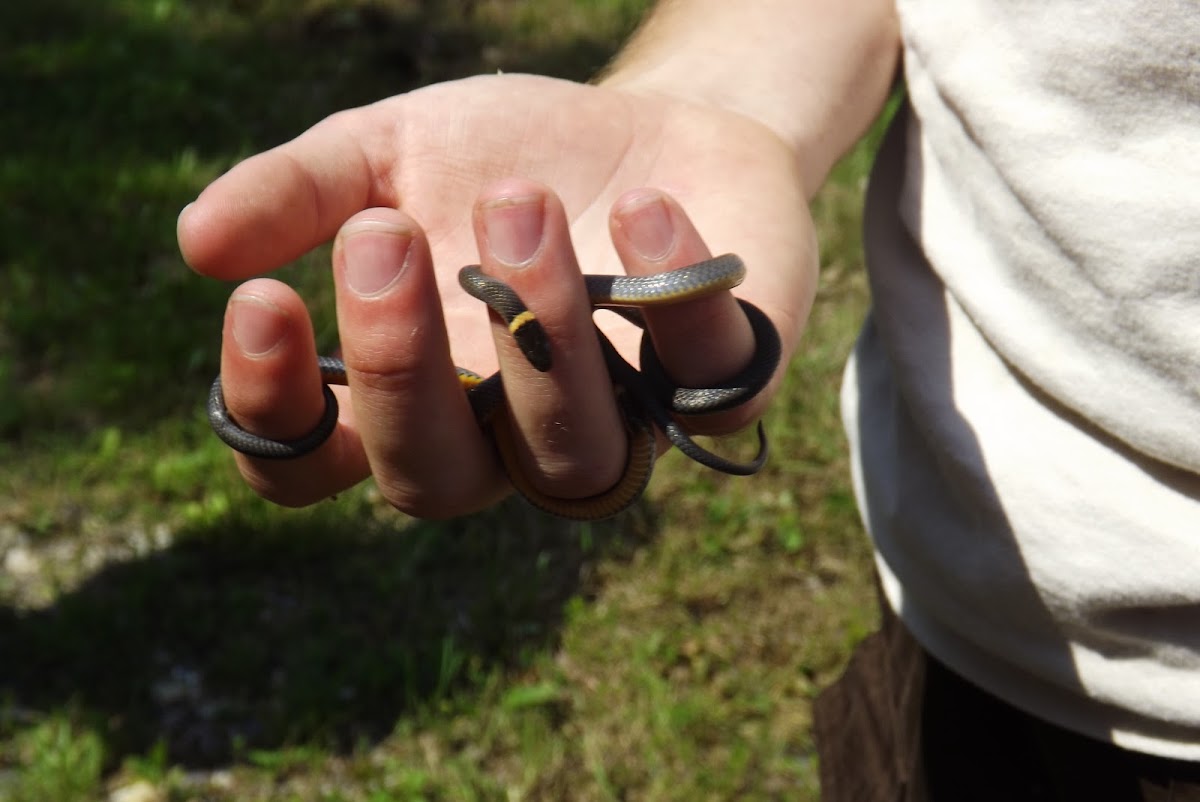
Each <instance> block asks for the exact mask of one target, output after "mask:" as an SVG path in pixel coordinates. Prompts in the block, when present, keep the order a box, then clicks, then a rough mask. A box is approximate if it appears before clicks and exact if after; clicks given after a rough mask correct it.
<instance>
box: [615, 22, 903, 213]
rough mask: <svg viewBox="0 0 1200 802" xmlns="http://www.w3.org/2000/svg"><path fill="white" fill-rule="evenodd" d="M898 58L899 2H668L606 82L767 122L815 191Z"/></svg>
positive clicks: (873, 111)
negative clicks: (897, 7)
mask: <svg viewBox="0 0 1200 802" xmlns="http://www.w3.org/2000/svg"><path fill="white" fill-rule="evenodd" d="M898 56H899V30H898V25H897V21H896V17H895V8H894V0H753V1H752V2H731V1H730V0H662V2H661V3H660V4H659V6H658V7H657V8H656V9H655V11H654V12H653V14H652V15H651V16H650V18H649V19H648V20H647V22H646V23H645V24H644V25H643V26H642V28H641V30H639V31H638V33H637V35H635V36H634V38H633V39H632V41H631V42H630V43H629V45H628V46H627V47H626V48H625V50H624V51H623V52H622V54H621V55H620V56H619V57H618V58H617V60H616V61H615V62H614V64H613V65H612V66H611V67H610V68H609V70H608V71H606V73H605V74H604V75H603V76H602V78H601V79H600V83H603V84H606V85H613V86H622V87H624V88H627V89H631V90H633V91H638V92H648V93H656V92H657V93H663V94H667V95H671V96H674V97H681V98H685V99H689V100H694V101H696V102H702V103H711V104H714V105H717V106H721V107H724V108H727V109H729V110H732V111H736V112H738V113H741V114H743V115H745V116H747V117H750V118H753V119H755V120H757V121H759V122H761V123H762V124H763V125H765V126H767V127H768V128H770V129H772V130H773V131H775V132H776V133H777V134H778V135H779V136H780V137H781V138H782V139H783V140H784V141H785V142H787V143H788V145H790V146H791V147H792V148H793V150H794V151H795V153H796V156H797V160H798V164H799V168H800V171H801V174H802V176H803V178H804V181H805V189H806V191H807V192H808V193H809V194H810V195H811V194H812V193H815V192H816V190H817V188H818V187H819V186H820V184H821V182H822V181H824V178H825V176H826V174H827V173H828V171H829V169H830V168H831V167H832V166H833V163H834V162H835V161H836V160H837V159H838V158H839V157H840V156H841V155H842V154H844V153H845V152H846V151H847V150H848V149H849V148H850V147H851V146H852V145H853V144H854V142H856V141H857V140H858V138H859V137H860V136H862V134H863V132H864V131H865V130H866V129H867V127H868V126H869V125H870V123H871V121H872V120H874V119H875V117H876V116H877V115H878V114H879V111H880V109H881V108H882V107H883V103H884V101H885V100H886V99H887V95H888V91H889V89H890V87H891V86H892V82H893V80H894V75H895V70H896V65H897V60H898Z"/></svg>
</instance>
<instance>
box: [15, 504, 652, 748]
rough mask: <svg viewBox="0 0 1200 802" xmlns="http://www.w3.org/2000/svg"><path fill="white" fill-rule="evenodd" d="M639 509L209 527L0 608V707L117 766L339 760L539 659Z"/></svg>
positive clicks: (628, 541) (632, 529)
mask: <svg viewBox="0 0 1200 802" xmlns="http://www.w3.org/2000/svg"><path fill="white" fill-rule="evenodd" d="M332 506H334V505H331V507H332ZM650 515H651V513H650V512H649V511H648V510H647V509H646V508H645V507H642V508H638V509H635V510H633V511H631V512H629V513H627V514H626V515H625V516H623V517H622V518H621V519H619V520H618V521H616V522H611V523H607V524H603V525H587V526H584V525H569V524H566V523H564V522H561V521H555V520H551V519H549V518H547V517H545V516H543V515H540V514H537V513H534V512H533V511H532V510H530V509H528V508H527V507H525V506H524V505H523V504H520V503H518V502H515V501H514V502H511V503H510V504H507V505H504V506H502V507H501V508H500V509H498V510H497V511H495V512H493V513H487V514H483V515H479V516H474V517H471V518H466V519H462V520H459V521H454V522H449V523H436V524H435V523H409V524H407V525H384V524H378V523H362V520H366V519H360V521H359V522H358V523H357V524H347V523H346V522H344V521H342V522H340V523H339V524H337V525H334V524H332V523H331V522H330V520H329V519H330V518H331V517H332V515H331V514H328V513H326V514H320V515H316V516H312V517H313V520H311V521H309V522H307V523H303V524H289V523H287V522H286V521H282V522H280V523H278V524H277V525H273V526H267V527H264V526H263V525H262V524H261V523H256V524H254V525H246V524H242V523H240V522H239V521H237V520H229V521H225V522H222V523H221V524H220V525H218V526H214V527H212V528H211V529H209V530H207V531H202V532H201V531H197V532H191V533H187V534H185V535H183V536H181V537H180V538H179V539H178V540H177V541H176V543H175V544H174V545H173V546H171V547H170V548H167V549H166V550H164V551H161V552H158V553H155V554H153V555H151V556H148V557H145V558H142V559H138V560H134V561H131V562H124V563H120V564H116V565H112V566H110V567H109V568H106V569H104V570H101V571H100V572H99V573H97V574H96V575H94V576H93V577H91V578H90V579H88V580H87V581H86V582H85V583H84V584H83V585H82V586H80V587H79V588H77V589H74V590H72V591H70V592H68V593H65V594H63V595H62V596H61V597H60V598H59V599H58V600H57V601H56V602H55V603H54V604H53V605H52V606H50V607H48V608H46V609H44V610H36V611H29V612H18V611H16V610H13V609H12V608H0V655H3V660H2V661H0V698H3V699H6V701H7V704H9V705H11V706H12V708H14V709H16V710H22V709H35V710H45V709H67V710H73V711H74V712H75V714H77V715H78V716H79V717H80V718H81V719H82V720H84V721H85V722H87V723H88V724H90V725H92V726H94V727H96V728H97V729H98V730H99V731H100V732H101V733H102V734H103V735H104V737H105V739H106V742H107V749H106V752H107V754H108V757H109V759H110V760H113V761H117V762H119V760H120V759H121V758H123V757H124V756H127V755H131V754H141V753H144V752H145V751H146V750H148V749H150V748H151V747H153V746H155V745H156V744H158V743H162V744H164V745H165V746H166V749H167V752H168V755H169V756H170V758H171V759H172V760H173V761H176V762H178V763H180V764H182V765H188V766H210V765H214V764H220V763H223V762H227V761H229V760H230V759H231V758H234V757H237V756H238V754H239V753H240V750H244V749H273V748H279V747H283V746H288V745H296V744H309V743H317V744H320V745H322V746H325V747H328V748H332V749H342V750H346V749H351V748H353V747H354V746H356V745H358V744H361V743H363V742H368V743H369V742H372V741H374V740H376V739H379V738H381V737H383V736H385V735H387V734H388V732H390V730H391V729H392V727H393V726H394V725H395V722H396V720H397V718H398V717H399V716H401V715H402V714H404V713H405V712H412V711H414V710H419V709H422V708H428V706H429V705H430V704H434V705H435V706H436V705H437V704H438V703H439V702H445V701H447V700H448V699H449V698H450V696H451V694H453V693H457V692H460V691H463V692H467V693H469V692H470V691H471V689H472V688H474V689H478V688H479V687H480V684H481V683H482V682H483V681H484V680H485V679H486V678H487V677H488V676H489V675H493V674H494V673H495V671H496V670H502V669H505V668H511V667H514V666H519V665H520V664H522V663H523V662H524V661H525V660H527V659H528V658H529V657H530V655H531V654H532V653H533V652H534V651H535V650H539V649H544V648H547V647H550V646H552V645H553V644H554V642H555V641H556V639H557V635H558V632H559V629H560V626H561V624H562V620H563V616H564V609H565V605H566V603H567V602H568V600H570V599H571V598H573V597H576V596H580V595H582V596H583V597H584V598H587V597H588V596H589V595H590V594H591V593H592V592H594V591H595V589H596V584H597V583H596V581H595V579H594V577H593V575H592V574H593V571H592V569H593V565H594V559H595V558H596V557H598V555H599V554H600V553H601V552H603V553H604V554H605V555H606V556H607V557H609V558H612V557H614V556H616V557H620V556H621V555H622V554H623V553H625V554H627V553H630V552H631V551H632V550H633V549H636V548H637V547H638V546H639V545H640V544H641V543H643V542H644V541H645V539H646V538H647V537H649V536H650V535H649V534H648V533H651V532H653V531H654V526H653V522H652V521H651V520H650ZM387 517H389V518H390V517H391V516H390V515H389V516H387Z"/></svg>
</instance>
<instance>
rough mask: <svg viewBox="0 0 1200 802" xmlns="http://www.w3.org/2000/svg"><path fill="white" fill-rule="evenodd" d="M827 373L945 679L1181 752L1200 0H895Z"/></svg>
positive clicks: (1191, 740)
mask: <svg viewBox="0 0 1200 802" xmlns="http://www.w3.org/2000/svg"><path fill="white" fill-rule="evenodd" d="M898 7H899V10H900V14H901V20H902V24H903V29H904V38H905V53H904V55H905V69H906V75H907V84H908V93H909V98H910V103H911V109H906V110H905V112H904V113H903V114H902V115H901V117H900V119H899V120H898V121H897V123H896V125H895V126H894V127H893V130H892V132H891V133H890V135H889V137H888V140H887V142H886V143H885V145H884V147H883V150H882V151H881V154H880V158H879V161H878V163H877V165H876V170H875V173H874V175H873V177H872V183H871V187H870V190H869V194H868V200H867V223H866V244H867V261H868V266H869V272H870V276H871V286H872V293H873V298H874V307H873V309H872V313H871V316H870V319H869V320H868V322H867V325H866V327H865V328H864V331H863V334H862V337H861V339H860V341H859V344H858V346H857V348H856V351H855V354H854V356H853V358H852V360H851V362H850V364H849V366H848V368H847V373H846V382H845V385H844V390H843V407H844V409H843V413H844V416H845V420H846V427H847V432H848V434H849V437H850V441H851V451H852V454H853V458H854V472H855V483H856V490H857V492H858V495H859V500H860V505H861V507H862V510H863V517H864V519H865V521H866V523H867V527H868V529H869V531H870V533H871V535H872V538H873V539H874V542H875V545H876V551H877V559H878V566H879V570H880V573H881V576H882V579H883V584H884V589H885V592H886V594H887V596H888V598H889V600H890V602H891V603H892V605H893V606H894V607H895V608H896V610H897V612H898V614H899V615H900V617H901V618H902V619H903V620H904V621H905V623H906V624H907V626H908V627H909V629H910V630H911V631H912V632H913V634H914V635H915V636H916V637H917V638H918V640H920V641H921V642H922V643H923V644H924V646H925V647H926V648H927V649H929V650H930V651H931V652H932V653H933V654H934V655H936V656H937V657H938V658H939V659H941V660H942V661H944V662H945V663H947V664H948V665H950V666H951V667H952V668H954V669H955V670H956V671H958V672H959V673H961V674H962V675H963V676H965V677H967V678H968V679H970V680H972V681H974V682H975V683H977V684H979V685H981V686H982V687H984V688H986V689H988V690H989V691H991V692H992V693H994V694H996V695H997V696H1000V697H1001V698H1003V699H1006V700H1007V701H1009V702H1010V703H1012V704H1014V705H1016V706H1018V707H1021V708H1024V709H1027V710H1029V711H1030V712H1032V713H1035V714H1036V715H1038V716H1040V717H1042V718H1045V719H1048V720H1050V721H1053V722H1056V723H1058V724H1061V725H1063V726H1066V727H1068V728H1070V729H1073V730H1076V731H1078V732H1082V733H1084V734H1087V735H1091V736H1093V737H1096V738H1100V739H1104V740H1109V741H1112V742H1115V743H1117V744H1118V745H1121V746H1123V747H1126V748H1130V749H1136V750H1140V751H1145V752H1149V753H1154V754H1159V755H1163V756H1169V757H1176V758H1183V759H1189V760H1200V4H1197V3H1196V2H1194V0H1118V1H1116V2H1085V1H1084V0H943V2H937V1H936V0H900V2H899V3H898Z"/></svg>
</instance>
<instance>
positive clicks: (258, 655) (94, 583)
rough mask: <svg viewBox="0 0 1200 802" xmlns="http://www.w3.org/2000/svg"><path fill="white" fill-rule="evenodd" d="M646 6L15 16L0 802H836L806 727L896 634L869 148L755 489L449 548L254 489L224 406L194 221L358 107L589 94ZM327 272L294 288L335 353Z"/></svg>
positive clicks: (273, 4)
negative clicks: (129, 797) (271, 159)
mask: <svg viewBox="0 0 1200 802" xmlns="http://www.w3.org/2000/svg"><path fill="white" fill-rule="evenodd" d="M644 6H645V3H644V2H642V0H590V2H582V1H578V2H570V0H536V1H531V2H516V1H515V0H490V1H489V0H481V1H480V2H466V0H464V1H463V2H458V3H449V2H447V3H419V2H416V1H415V0H408V1H407V2H406V1H405V0H389V1H387V2H385V1H384V0H378V1H377V2H373V3H367V2H349V1H348V0H346V1H342V2H337V1H335V0H309V1H308V2H304V3H296V2H282V0H220V1H219V2H212V1H211V0H209V1H206V2H201V0H194V1H193V2H184V0H156V1H152V0H40V2H38V3H36V4H35V3H7V4H0V97H4V98H5V102H4V103H3V104H0V131H3V132H4V133H3V134H2V135H0V136H2V138H3V142H4V158H3V159H2V160H0V197H3V198H4V200H5V202H4V205H3V209H2V210H0V568H3V570H0V799H10V798H11V799H13V800H17V801H18V802H32V801H33V800H54V802H72V800H91V799H103V798H106V796H107V795H108V794H110V793H113V792H115V791H118V790H120V789H121V788H124V787H128V786H131V785H134V784H136V783H142V784H144V786H146V787H149V788H153V789H154V791H155V793H156V794H157V798H159V799H161V800H181V801H182V800H190V799H205V800H234V799H237V800H247V799H249V800H255V799H262V800H327V801H332V800H347V801H349V800H364V801H369V802H384V801H385V800H414V801H415V800H501V799H503V800H511V799H526V800H558V799H563V800H568V799H569V800H634V799H637V800H696V799H739V800H742V799H747V800H756V799H762V800H766V799H812V798H815V782H816V781H815V776H816V774H815V757H814V752H813V745H812V740H811V735H810V726H809V725H810V719H809V716H810V705H811V701H812V699H813V697H814V695H815V694H816V693H817V692H818V690H819V689H820V687H822V685H823V684H825V683H827V682H828V681H829V680H831V679H832V678H833V677H834V676H835V675H836V672H837V671H838V670H839V668H840V666H841V665H842V664H843V662H844V660H845V659H846V657H847V655H848V653H849V649H850V648H851V647H852V646H853V644H854V643H855V642H856V641H857V640H858V639H859V638H861V637H862V636H863V635H864V634H865V633H867V632H868V631H870V629H871V627H872V626H873V625H874V611H873V607H872V600H871V587H870V585H871V575H870V562H869V554H868V550H867V547H866V545H865V543H864V540H863V537H862V535H861V532H860V529H859V524H858V519H857V514H856V512H855V509H854V503H853V499H852V497H851V493H850V489H849V485H848V478H847V473H848V472H847V465H846V456H845V447H844V444H843V441H842V435H841V428H840V424H839V422H838V415H837V385H838V382H839V378H840V371H841V366H842V363H843V361H844V359H845V355H846V353H847V351H848V350H849V347H850V344H851V343H852V341H853V338H854V336H855V333H856V330H857V326H858V324H859V322H860V320H861V317H862V315H863V313H864V310H865V306H866V291H865V282H864V281H863V278H862V274H861V267H860V265H861V253H860V251H859V245H858V225H859V224H858V208H859V204H860V197H861V191H862V183H863V178H864V176H865V173H866V168H867V164H868V163H869V158H870V152H871V148H872V147H873V145H872V143H871V142H868V143H866V144H864V146H863V147H862V148H860V149H859V151H857V152H856V153H855V154H853V155H852V156H851V157H849V158H848V159H847V160H846V161H845V162H844V163H843V164H842V165H841V166H840V167H839V168H838V170H837V171H836V172H835V176H834V179H833V180H832V181H831V183H830V185H829V186H828V187H827V189H826V190H825V191H824V192H823V193H822V196H821V197H820V198H819V199H818V201H817V204H816V206H815V208H814V215H815V216H816V219H817V221H818V226H819V228H820V230H821V238H822V244H823V256H822V260H823V270H824V277H823V286H822V290H821V297H820V299H819V302H818V305H817V308H816V310H815V312H814V315H813V319H812V325H811V328H810V330H809V331H808V333H807V334H806V335H805V340H804V343H803V346H802V348H801V350H800V352H799V354H798V355H797V357H796V359H795V361H794V363H793V364H792V366H791V370H790V374H789V381H788V383H787V387H786V389H785V391H784V393H783V394H782V395H781V397H780V398H779V400H778V402H777V403H776V405H775V407H774V408H773V410H772V413H771V415H770V418H769V420H768V426H769V431H770V435H771V437H772V441H773V449H774V452H773V453H774V456H773V458H772V462H771V463H770V466H769V468H768V470H767V471H765V472H764V474H763V475H761V476H759V477H757V478H755V479H753V480H744V479H734V478H729V477H724V476H716V475H713V474H711V473H709V472H706V471H703V470H701V469H698V468H697V467H696V466H694V465H691V464H688V463H687V462H686V461H685V460H683V459H677V458H675V455H672V456H669V457H667V458H666V459H664V460H663V463H662V464H661V465H660V467H659V469H658V471H657V473H656V476H655V479H654V481H653V484H652V487H651V490H650V492H649V494H648V495H647V498H646V500H645V502H644V503H643V504H640V505H639V506H638V507H636V508H635V509H634V510H632V511H630V512H629V513H627V514H626V515H623V516H622V517H621V518H619V519H618V520H616V521H613V522H607V523H603V524H594V525H579V524H566V523H563V522H559V521H554V520H550V519H547V518H545V517H544V516H541V515H540V514H537V513H534V512H532V511H530V510H529V509H528V508H527V507H526V506H525V505H523V504H522V503H520V502H517V501H513V502H509V503H506V504H504V505H502V506H501V507H499V508H497V509H496V510H493V511H489V512H487V513H485V514H481V515H478V516H472V517H469V518H464V519H462V520H458V521H453V522H448V523H439V524H431V523H424V522H417V521H412V520H409V519H407V518H404V517H403V516H400V515H398V514H397V513H395V512H394V511H392V510H391V509H390V508H389V507H388V506H387V505H386V504H384V503H382V502H381V501H380V499H379V498H378V497H377V495H376V494H375V493H374V491H373V489H372V487H371V486H370V485H369V483H368V484H366V485H364V486H363V487H361V488H357V489H355V490H354V491H352V492H350V493H346V494H343V496H342V497H341V498H340V499H339V500H338V501H337V502H336V503H326V504H322V505H319V506H317V507H314V508H312V509H309V510H303V511H288V510H281V509H277V508H274V507H272V506H270V505H268V504H266V503H264V502H262V501H260V500H258V499H257V498H256V497H254V496H253V495H252V494H250V493H249V492H248V491H247V490H246V489H245V488H244V487H242V485H241V483H240V481H239V479H238V478H237V475H236V472H235V471H234V470H233V468H232V462H231V460H230V459H229V456H228V454H227V453H226V452H225V450H224V448H223V447H221V446H220V445H219V443H217V442H216V441H215V438H213V437H212V436H211V433H210V432H209V431H208V428H207V423H206V421H205V419H204V416H203V412H202V408H201V406H202V402H203V399H204V396H205V392H206V388H207V384H208V382H209V381H210V379H211V377H212V375H213V374H214V372H215V371H216V367H217V356H218V339H217V335H218V332H219V326H220V318H221V315H222V310H223V305H224V300H225V298H226V296H227V294H228V291H229V287H228V286H224V285H221V284H218V283H216V282H212V281H208V280H204V279H201V278H199V277H196V276H194V275H192V274H191V273H190V272H189V271H188V270H187V269H186V268H185V267H184V266H183V265H182V262H181V260H180V259H179V256H178V253H177V251H176V248H175V243H174V220H175V215H176V214H177V213H178V210H179V209H180V208H181V207H182V206H183V204H184V203H186V202H187V201H188V200H190V199H191V198H193V197H194V196H195V194H196V193H197V192H198V191H199V190H200V189H201V188H202V187H203V186H204V185H205V183H207V182H208V181H210V180H211V179H212V178H213V177H215V176H216V175H218V174H219V173H220V172H221V171H222V170H224V169H226V168H227V167H229V166H230V165H231V164H233V163H235V162H236V161H238V160H239V159H240V158H243V157H245V156H246V155H249V154H251V153H254V152H256V151H258V150H261V149H263V148H265V147H269V146H271V145H273V144H276V143H278V142H280V141H282V140H284V139H286V138H288V137H290V136H292V135H294V134H296V133H298V132H299V131H301V130H303V129H304V128H305V127H307V126H308V125H310V124H312V123H313V122H315V121H317V120H319V119H321V118H322V117H323V116H325V115H327V114H329V113H331V112H333V111H336V110H338V109H339V108H343V107H345V106H348V105H353V104H358V103H362V102H367V101H370V100H373V99H376V98H379V97H383V96H386V95H389V94H393V93H395V92H397V91H403V90H406V89H409V88H413V87H416V86H420V85H423V84H426V83H429V82H431V81H436V80H442V79H446V78H453V77H457V76H462V75H468V74H473V73H477V72H483V71H495V70H496V69H503V70H505V71H518V70H531V71H538V72H545V73H549V74H554V75H560V76H564V77H571V78H579V79H582V78H586V77H587V76H588V75H590V74H591V73H592V72H594V71H595V70H596V69H598V68H599V67H600V66H602V65H603V64H604V62H605V61H606V59H607V58H608V57H609V56H610V55H611V53H612V51H613V48H614V47H615V46H616V44H617V42H618V41H619V40H620V39H621V38H622V37H623V36H624V35H625V33H626V32H628V31H629V30H630V29H631V27H632V26H633V25H634V24H636V21H637V18H638V16H639V14H640V13H641V11H642V9H643V7H644ZM326 259H327V255H326V254H325V253H318V254H315V255H313V256H311V257H308V258H306V259H304V260H302V261H301V263H299V264H297V265H295V266H293V267H291V268H288V270H287V271H285V273H284V275H285V276H286V277H287V279H288V280H289V281H291V282H292V283H294V284H295V285H296V286H297V288H298V289H299V290H300V291H301V293H302V294H303V295H304V296H305V297H306V298H308V299H309V300H310V302H311V304H312V306H313V308H314V311H315V312H316V317H317V326H318V336H319V339H320V340H321V345H322V346H328V345H330V344H331V343H333V342H334V341H335V339H336V332H335V330H334V326H333V319H332V314H331V306H332V305H331V295H330V286H329V281H328V277H327V275H326V274H327V271H326V270H325V269H324V268H322V265H323V264H325V263H326V262H325V260H326Z"/></svg>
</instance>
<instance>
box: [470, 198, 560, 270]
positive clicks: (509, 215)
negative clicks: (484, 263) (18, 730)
mask: <svg viewBox="0 0 1200 802" xmlns="http://www.w3.org/2000/svg"><path fill="white" fill-rule="evenodd" d="M545 212H546V202H545V199H544V198H543V197H542V196H541V195H526V196H524V197H520V198H498V199H496V200H493V201H489V202H487V203H485V204H484V206H483V232H484V235H485V236H486V237H487V242H488V248H489V249H490V250H491V252H492V256H494V257H496V259H498V260H499V261H501V262H503V263H504V264H506V265H509V266H510V267H517V266H519V265H523V264H525V263H526V262H528V261H529V260H531V259H532V258H533V257H534V254H536V253H537V252H538V248H540V247H541V245H542V232H543V229H544V227H545V218H546V214H545Z"/></svg>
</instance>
